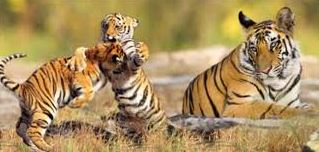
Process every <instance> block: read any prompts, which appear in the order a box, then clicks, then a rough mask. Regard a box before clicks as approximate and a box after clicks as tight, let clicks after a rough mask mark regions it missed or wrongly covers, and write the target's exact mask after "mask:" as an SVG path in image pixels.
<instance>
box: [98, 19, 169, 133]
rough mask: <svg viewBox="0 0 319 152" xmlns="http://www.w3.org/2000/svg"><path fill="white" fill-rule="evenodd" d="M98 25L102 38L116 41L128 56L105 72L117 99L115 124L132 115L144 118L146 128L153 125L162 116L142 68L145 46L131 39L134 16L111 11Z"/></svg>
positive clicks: (146, 53)
mask: <svg viewBox="0 0 319 152" xmlns="http://www.w3.org/2000/svg"><path fill="white" fill-rule="evenodd" d="M101 25H102V26H101V32H102V41H113V40H114V39H116V40H118V41H120V42H121V44H122V47H123V50H124V52H125V54H126V55H127V58H128V60H127V61H126V62H125V63H126V64H123V65H122V67H121V68H119V69H116V70H114V71H112V72H109V74H108V78H109V80H110V82H111V83H112V90H113V92H114V93H115V99H116V100H117V101H118V108H119V113H117V114H116V115H115V117H117V118H116V120H117V121H118V124H119V125H120V126H121V124H125V123H126V122H125V121H128V119H126V118H132V117H133V118H134V117H136V118H141V119H142V120H145V122H146V128H147V130H149V129H151V128H153V129H155V128H157V127H158V126H160V125H161V124H162V123H163V122H164V121H165V119H166V117H165V113H164V110H163V109H162V107H161V103H160V102H159V100H158V97H157V96H156V95H155V93H154V90H153V87H152V85H151V83H150V82H149V80H148V78H147V77H146V75H145V73H144V71H143V69H142V65H143V64H144V63H145V62H146V61H147V59H148V57H149V52H148V48H147V46H146V45H145V44H144V43H142V42H139V43H137V44H135V42H134V40H133V39H132V38H133V35H134V28H136V27H137V26H138V20H137V19H135V18H132V17H129V16H124V15H121V14H119V13H114V14H109V15H107V16H106V17H105V18H104V19H103V20H102V22H101ZM113 117H114V116H113Z"/></svg>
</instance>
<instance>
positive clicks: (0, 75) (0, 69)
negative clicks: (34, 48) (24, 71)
mask: <svg viewBox="0 0 319 152" xmlns="http://www.w3.org/2000/svg"><path fill="white" fill-rule="evenodd" d="M26 56H27V55H26V54H20V53H17V54H12V55H10V56H8V57H6V58H4V59H2V60H1V61H0V82H1V83H2V84H3V86H5V87H6V88H7V89H9V90H11V91H13V92H16V91H17V89H18V88H19V87H20V84H19V83H17V82H14V81H11V80H9V78H8V77H7V76H6V75H5V73H4V67H5V65H6V64H7V63H8V62H9V61H11V60H13V59H17V58H23V57H26Z"/></svg>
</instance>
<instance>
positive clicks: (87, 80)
mask: <svg viewBox="0 0 319 152" xmlns="http://www.w3.org/2000/svg"><path fill="white" fill-rule="evenodd" d="M85 50H88V51H86V53H85V56H86V57H87V61H85V64H86V66H87V68H86V69H84V70H83V72H73V71H71V70H69V69H68V68H67V67H65V64H66V63H67V61H68V58H57V59H54V60H52V61H50V62H48V63H46V64H44V65H43V66H41V67H40V68H39V69H38V70H36V71H35V72H34V73H33V74H32V75H31V76H30V77H29V78H28V79H27V80H26V81H25V82H24V83H21V84H19V83H16V82H13V81H11V80H9V79H8V78H7V77H6V76H5V73H4V67H5V65H6V63H8V62H9V61H10V60H12V59H15V58H21V57H25V55H23V54H14V55H11V56H8V57H6V58H5V59H3V60H1V61H0V81H1V83H2V84H3V85H4V86H5V87H6V88H8V89H9V90H11V91H12V92H14V93H15V95H16V96H17V97H18V99H19V100H20V108H21V116H20V118H19V121H18V122H17V125H16V132H17V134H18V135H19V136H20V137H21V138H22V139H23V142H24V143H25V144H27V145H29V146H31V147H32V148H33V149H35V150H37V149H40V150H43V151H49V150H51V149H52V146H50V145H49V144H47V143H46V142H45V141H44V139H43V136H44V134H45V132H46V130H47V128H48V126H49V125H50V124H51V122H52V120H53V119H54V117H55V115H56V113H57V110H58V109H59V108H62V107H64V106H66V105H68V106H70V107H71V108H80V107H82V106H84V105H85V103H87V102H88V101H90V100H91V99H92V98H93V96H94V93H95V92H96V91H97V90H99V89H100V88H102V87H103V86H104V85H105V83H106V80H107V79H106V78H105V76H104V73H103V72H106V71H108V70H113V69H114V68H117V67H118V66H119V65H120V64H121V63H122V62H123V60H124V56H125V54H124V52H123V50H122V48H121V46H120V44H119V43H110V42H108V43H105V44H98V45H97V46H96V47H94V48H90V49H85V48H82V47H80V48H78V49H77V50H76V51H75V52H76V53H77V54H78V53H80V54H81V55H84V54H82V53H83V52H84V51H85ZM101 69H103V71H102V70H101Z"/></svg>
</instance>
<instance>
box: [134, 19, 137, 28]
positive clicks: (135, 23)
mask: <svg viewBox="0 0 319 152" xmlns="http://www.w3.org/2000/svg"><path fill="white" fill-rule="evenodd" d="M137 26H138V19H136V18H133V27H134V28H135V27H137Z"/></svg>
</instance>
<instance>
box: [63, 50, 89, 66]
mask: <svg viewBox="0 0 319 152" xmlns="http://www.w3.org/2000/svg"><path fill="white" fill-rule="evenodd" d="M86 50H87V48H85V47H78V48H77V49H76V50H75V51H74V55H73V56H72V58H71V59H69V60H68V62H67V63H66V66H67V67H68V68H69V69H70V70H71V71H74V72H81V71H83V70H84V69H85V68H86V66H87V65H86V56H85V51H86Z"/></svg>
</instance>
